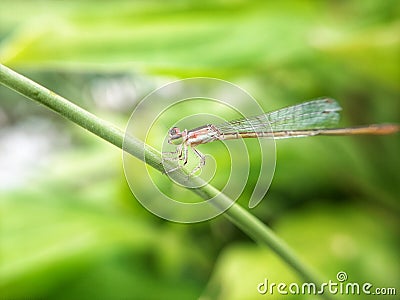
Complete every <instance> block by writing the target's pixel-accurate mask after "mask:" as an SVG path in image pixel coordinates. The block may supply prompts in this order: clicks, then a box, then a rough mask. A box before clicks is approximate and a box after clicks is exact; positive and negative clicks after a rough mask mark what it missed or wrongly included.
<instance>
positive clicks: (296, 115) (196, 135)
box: [167, 98, 400, 174]
mask: <svg viewBox="0 0 400 300" xmlns="http://www.w3.org/2000/svg"><path fill="white" fill-rule="evenodd" d="M341 109H342V108H341V107H340V105H339V104H338V103H337V102H336V101H335V100H333V99H330V98H325V99H318V100H313V101H309V102H304V103H301V104H297V105H293V106H288V107H285V108H282V109H279V110H276V111H272V112H267V113H265V114H262V115H259V116H255V117H250V118H242V119H237V120H233V121H230V122H225V123H222V124H217V125H214V124H207V125H204V126H201V127H197V128H194V129H191V130H187V129H184V130H183V131H181V130H180V129H179V128H178V127H173V128H171V129H170V130H169V133H168V135H169V138H168V143H170V144H174V145H177V146H178V148H177V150H176V152H175V153H176V155H177V159H178V160H179V161H182V162H183V164H182V165H186V164H187V161H188V149H189V147H190V148H191V149H192V150H193V152H194V153H195V154H196V155H197V156H198V158H199V164H198V165H197V167H196V168H194V169H193V171H192V173H191V174H194V173H195V172H196V171H198V170H199V169H201V168H202V167H203V166H204V165H205V163H206V159H205V156H204V155H203V154H202V153H201V152H200V151H199V150H198V149H196V146H198V145H200V144H207V143H211V142H214V141H223V140H232V139H240V138H274V139H284V138H292V137H307V136H315V135H359V134H390V133H394V132H398V131H399V129H400V126H399V125H397V124H374V125H367V126H358V127H347V128H333V126H334V125H335V124H337V123H338V121H339V111H340V110H341ZM178 168H180V167H176V168H174V169H172V170H168V171H167V173H169V172H172V171H174V170H176V169H178Z"/></svg>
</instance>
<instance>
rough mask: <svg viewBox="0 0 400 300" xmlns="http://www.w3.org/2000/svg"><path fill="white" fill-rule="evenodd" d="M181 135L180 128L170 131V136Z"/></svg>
mask: <svg viewBox="0 0 400 300" xmlns="http://www.w3.org/2000/svg"><path fill="white" fill-rule="evenodd" d="M180 134H181V131H180V130H179V128H178V127H172V128H171V129H170V130H169V136H171V137H172V136H175V135H180Z"/></svg>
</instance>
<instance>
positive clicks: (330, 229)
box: [0, 0, 400, 299]
mask: <svg viewBox="0 0 400 300" xmlns="http://www.w3.org/2000/svg"><path fill="white" fill-rule="evenodd" d="M399 16H400V4H399V3H398V1H395V0H393V1H390V0H389V1H376V0H367V1H282V2H279V1H267V2H264V1H241V0H236V1H200V2H199V1H178V0H173V1H87V0H81V1H16V0H12V1H11V0H2V1H1V2H0V62H1V63H3V64H5V65H7V66H9V67H11V68H13V69H15V70H17V71H19V72H21V73H22V74H24V75H26V76H28V77H30V78H32V79H33V80H35V81H37V82H39V83H40V84H42V85H44V86H46V87H48V88H50V89H51V90H53V91H55V92H57V93H60V94H61V95H63V96H64V97H66V98H67V99H71V100H73V101H74V102H75V103H77V104H78V105H80V106H82V107H84V108H85V109H88V110H89V111H91V112H93V113H95V114H96V115H98V116H100V117H102V118H104V119H107V120H109V121H111V122H113V123H115V124H117V125H118V126H120V127H121V128H124V126H125V124H126V122H127V120H128V118H129V115H130V113H131V112H132V110H133V108H134V107H135V105H136V104H137V103H138V101H140V100H141V99H142V98H143V97H144V96H145V95H146V94H147V93H148V92H150V91H152V90H153V89H154V88H157V87H159V86H161V85H162V84H165V83H168V82H170V81H172V80H176V79H179V78H187V77H191V76H213V77H217V78H221V79H225V80H229V81H232V82H233V83H235V84H238V85H239V86H241V87H243V88H245V89H246V90H247V91H248V92H250V93H251V94H252V95H253V96H254V97H255V98H256V99H257V100H258V101H259V102H260V104H261V106H262V107H263V108H264V109H265V110H271V109H276V108H279V107H282V106H285V105H292V104H295V103H298V102H301V101H304V100H307V99H313V98H317V97H320V96H330V97H333V98H335V99H338V101H339V102H340V104H341V105H342V106H343V108H344V110H343V117H342V121H341V122H342V123H341V124H342V125H358V124H368V123H379V122H400V114H399V112H400V101H399V96H400V85H399V82H400V19H399ZM277 152H278V153H277V167H276V172H275V177H274V179H273V182H272V185H271V187H270V190H269V192H268V194H267V196H266V197H265V199H264V200H263V202H262V203H261V204H260V205H259V206H258V207H257V208H256V209H254V210H252V211H251V212H252V213H254V214H255V215H256V216H257V217H259V218H260V219H261V220H262V221H263V222H265V223H266V224H268V225H269V226H271V227H272V228H273V230H274V231H275V232H276V233H277V234H278V235H279V236H280V237H282V238H283V239H284V240H285V241H286V242H287V243H288V244H289V245H290V246H291V247H292V248H293V249H294V250H295V251H296V252H297V253H299V255H300V256H301V258H302V259H304V261H305V262H306V263H307V264H308V265H309V266H310V267H312V268H313V269H315V270H317V271H318V272H319V273H320V274H322V276H323V277H324V278H326V279H327V280H329V279H331V280H336V274H337V272H339V271H345V272H347V274H348V276H349V280H348V281H349V282H359V283H363V282H371V283H372V284H373V285H374V286H375V287H395V288H397V293H399V288H400V285H399V282H400V258H399V249H400V243H399V236H400V226H399V223H400V221H399V212H400V203H399V195H400V173H399V167H400V158H399V153H400V140H399V136H398V135H393V136H380V137H374V136H364V137H336V138H329V137H316V138H309V139H294V140H285V141H279V142H278V143H277ZM216 160H217V161H223V160H224V156H221V157H218V156H217V157H216ZM138 163H141V162H139V161H138ZM252 180H253V181H254V180H255V179H254V178H250V181H252ZM137 184H138V186H140V185H141V183H140V182H139V181H138V182H137ZM143 188H144V189H145V188H146V187H145V186H143ZM250 193H251V189H250V188H248V189H246V190H245V191H244V194H243V197H242V198H243V199H240V201H239V203H240V204H241V205H243V206H245V207H246V205H247V202H246V198H248V197H249V195H250ZM188 195H190V194H188ZM0 218H1V219H0V220H1V221H0V226H1V227H0V295H1V296H0V298H2V299H26V298H27V297H29V298H31V299H34V298H40V299H161V298H162V299H197V298H200V297H202V299H259V298H267V296H266V295H264V296H261V295H259V294H258V293H257V290H256V288H257V285H258V284H259V283H260V282H263V281H264V278H268V279H269V280H270V281H273V282H277V283H279V282H285V283H287V284H289V283H291V282H302V281H301V279H300V278H298V276H297V275H296V274H295V273H294V271H293V270H291V269H290V268H289V267H288V266H286V265H285V264H284V263H283V262H282V261H281V259H280V258H279V257H277V256H276V255H275V254H274V253H273V252H271V251H270V250H269V249H267V248H265V247H260V246H258V245H256V244H255V243H254V242H253V241H252V240H250V238H249V237H247V236H246V235H244V234H243V233H242V232H241V231H239V230H238V229H237V228H236V227H235V226H234V225H232V224H231V223H230V222H229V221H228V220H226V219H225V218H224V217H223V216H220V217H218V218H216V219H213V220H211V221H208V222H203V223H200V224H191V225H182V224H175V223H171V222H167V221H164V220H162V219H159V218H157V217H155V216H153V215H152V214H150V213H149V212H147V211H146V210H145V209H144V208H143V207H142V206H141V205H140V204H139V203H138V202H137V201H136V200H135V199H134V198H133V196H132V194H131V192H130V190H129V188H128V187H127V184H126V180H125V178H124V175H123V169H122V163H121V151H120V150H119V149H117V148H115V147H113V146H111V145H109V144H107V143H106V142H104V141H102V140H100V139H98V138H96V137H94V136H93V135H91V134H89V133H87V132H85V131H84V130H82V129H81V128H78V127H77V126H76V125H74V124H72V123H70V122H68V121H66V120H64V119H63V118H61V117H59V116H58V115H56V114H54V113H52V112H50V111H48V110H47V109H45V108H44V107H42V106H39V105H37V104H36V103H34V102H32V101H30V100H27V99H25V98H23V97H22V96H20V95H17V94H16V93H14V92H13V91H10V90H8V89H6V88H4V87H3V86H0ZM270 297H271V296H270ZM280 297H281V298H285V297H287V296H280ZM281 298H279V295H277V294H275V295H274V299H281ZM352 298H354V296H353V297H351V296H349V297H347V298H346V299H352ZM296 299H310V298H309V296H304V297H301V296H298V297H296ZM384 299H395V297H393V296H392V297H390V296H386V297H384Z"/></svg>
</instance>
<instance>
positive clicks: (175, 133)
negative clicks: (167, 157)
mask: <svg viewBox="0 0 400 300" xmlns="http://www.w3.org/2000/svg"><path fill="white" fill-rule="evenodd" d="M181 139H182V132H181V130H180V129H179V128H178V127H172V128H171V129H170V130H169V131H168V143H170V144H179V143H180V141H181Z"/></svg>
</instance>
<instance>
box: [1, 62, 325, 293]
mask: <svg viewBox="0 0 400 300" xmlns="http://www.w3.org/2000/svg"><path fill="white" fill-rule="evenodd" d="M0 82H1V83H2V84H3V85H5V86H6V87H8V88H10V89H12V90H14V91H16V92H18V93H20V94H22V95H24V96H25V97H27V98H30V99H32V100H34V101H36V102H39V103H41V104H43V105H45V106H47V107H48V108H50V109H51V110H53V111H55V112H57V113H59V114H60V115H62V116H64V117H65V118H67V119H69V120H71V121H72V122H74V123H76V124H78V125H79V126H81V127H83V128H84V129H86V130H88V131H90V132H92V133H93V134H95V135H97V136H98V137H100V138H102V139H104V140H106V141H108V142H110V143H111V144H113V145H115V146H117V147H118V148H121V149H122V146H123V142H124V132H123V131H122V130H120V129H119V128H117V127H115V126H114V125H112V124H110V123H108V122H106V121H104V120H102V119H100V118H98V117H96V116H95V115H93V114H91V113H90V112H88V111H86V110H84V109H83V108H81V107H79V106H77V105H75V104H73V103H72V102H70V101H68V100H67V99H65V98H63V97H61V96H59V95H57V94H55V93H53V92H52V91H50V90H48V89H46V88H44V87H43V86H41V85H39V84H37V83H35V82H33V81H32V80H30V79H28V78H26V77H24V76H22V75H20V74H18V73H16V72H14V71H13V70H11V69H9V68H7V67H5V66H4V65H1V64H0ZM125 143H128V147H124V148H125V149H124V150H125V151H128V152H129V153H130V154H132V155H133V156H135V157H137V158H139V159H141V160H143V161H144V158H143V154H142V153H143V149H145V153H146V163H148V164H149V165H151V166H152V167H154V168H156V169H158V170H159V171H163V168H162V161H161V154H160V153H159V152H158V151H157V150H155V149H153V148H152V147H150V146H148V145H146V144H144V143H143V142H142V141H140V140H138V139H137V138H135V137H132V136H131V137H129V138H128V141H127V140H125ZM191 190H192V191H193V192H195V193H196V194H198V195H199V196H200V197H202V198H204V199H209V198H211V197H214V196H217V197H218V201H217V203H219V204H220V205H223V204H224V203H225V204H226V203H229V204H230V205H231V207H230V208H229V209H228V210H227V211H226V212H225V214H224V215H225V216H226V217H227V218H228V219H229V220H230V221H232V222H233V223H234V224H235V225H236V226H238V227H239V228H240V229H241V230H243V231H244V232H245V233H247V234H248V235H249V236H251V237H252V238H253V239H254V240H255V241H257V242H258V243H261V244H264V245H267V246H268V247H269V248H271V249H272V250H273V251H274V252H275V253H276V254H278V255H279V256H280V257H281V258H282V259H283V260H284V261H285V262H286V263H287V264H288V265H289V266H291V267H292V268H293V269H294V270H296V271H297V273H298V274H299V275H300V276H301V277H302V278H303V279H304V280H306V281H307V282H314V283H316V284H320V283H321V282H322V281H321V280H319V279H318V277H317V276H316V275H315V274H313V272H312V271H311V270H310V269H309V268H308V267H307V266H306V265H305V264H304V263H303V262H301V260H300V259H299V258H298V257H297V255H295V253H294V252H293V251H292V250H291V248H289V247H288V246H287V245H286V243H285V242H284V241H282V240H281V239H280V238H279V237H278V236H276V235H275V233H274V232H273V231H272V230H271V229H270V228H268V227H267V226H266V225H265V224H264V223H262V222H261V221H260V220H259V219H257V218H256V217H255V216H253V215H252V214H250V213H249V212H248V211H246V210H245V209H244V208H242V207H241V206H240V205H238V204H236V203H233V200H231V199H230V198H229V197H227V196H226V195H225V194H223V193H221V192H220V191H219V190H217V189H216V188H215V187H213V186H211V185H205V186H203V187H201V188H196V189H191ZM325 297H326V295H325Z"/></svg>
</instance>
